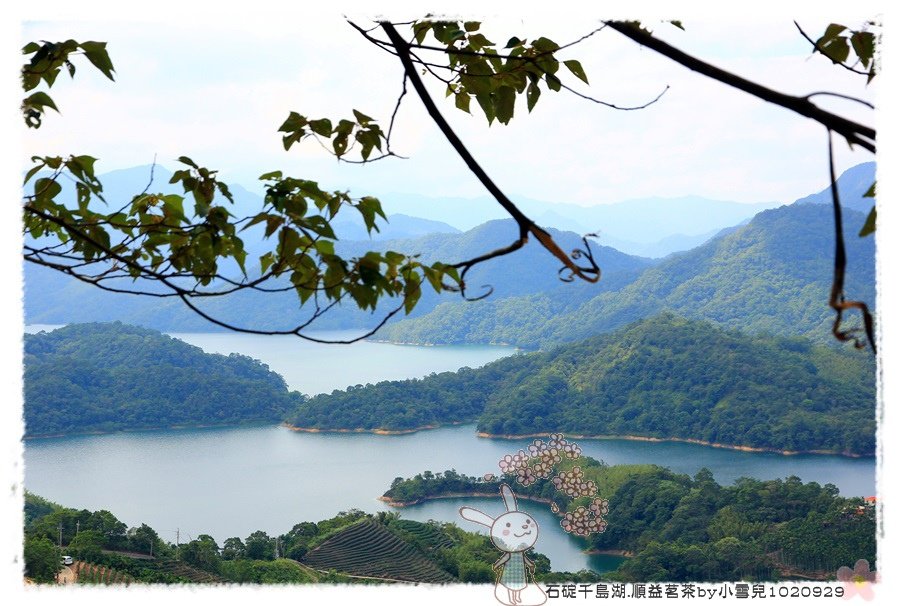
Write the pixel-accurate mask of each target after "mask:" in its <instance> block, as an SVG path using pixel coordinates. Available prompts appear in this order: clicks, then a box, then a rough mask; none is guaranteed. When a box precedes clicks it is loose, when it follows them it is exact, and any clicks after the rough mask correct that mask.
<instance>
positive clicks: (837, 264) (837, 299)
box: [828, 130, 878, 354]
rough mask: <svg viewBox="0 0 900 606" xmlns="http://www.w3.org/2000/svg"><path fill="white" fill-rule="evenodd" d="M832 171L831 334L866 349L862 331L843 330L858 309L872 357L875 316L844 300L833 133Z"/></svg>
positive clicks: (841, 228)
mask: <svg viewBox="0 0 900 606" xmlns="http://www.w3.org/2000/svg"><path fill="white" fill-rule="evenodd" d="M828 170H829V175H830V177H831V205H832V208H833V209H834V278H833V279H832V281H831V296H830V297H829V300H828V305H830V306H831V308H832V309H834V311H835V312H836V316H835V318H834V324H832V327H831V333H832V334H833V335H834V336H835V338H836V339H837V340H839V341H853V345H854V346H855V347H856V348H857V349H862V348H863V347H865V344H864V343H863V342H862V341H860V340H859V339H858V338H857V337H855V336H854V333H857V332H859V329H858V328H857V329H852V330H842V329H841V321H842V319H843V314H844V311H846V310H848V309H858V310H859V311H860V313H862V317H863V326H864V327H865V332H866V339H867V340H868V342H869V346H870V347H871V348H872V353H873V354H876V353H878V351H877V349H876V346H875V329H874V321H873V320H872V314H871V313H869V308H868V306H867V305H866V304H865V303H863V302H862V301H847V300H845V298H844V274H845V271H846V269H847V252H846V250H845V248H844V223H843V218H842V216H841V215H842V213H841V200H840V197H839V196H838V186H837V175H836V174H835V170H834V145H833V142H832V137H831V131H830V130H829V131H828Z"/></svg>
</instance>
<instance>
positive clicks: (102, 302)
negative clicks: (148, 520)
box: [25, 219, 652, 331]
mask: <svg viewBox="0 0 900 606" xmlns="http://www.w3.org/2000/svg"><path fill="white" fill-rule="evenodd" d="M550 233H551V234H553V236H554V238H555V239H556V240H557V242H558V243H559V244H560V246H562V247H563V248H564V249H568V250H572V249H574V248H581V247H583V242H582V240H581V238H580V237H579V236H578V235H576V234H572V233H565V232H558V231H556V230H552V229H551V230H550ZM515 237H516V227H515V225H514V222H513V221H512V220H511V219H507V220H501V221H492V222H489V223H486V224H484V225H481V226H479V227H478V228H475V229H473V230H470V231H468V232H465V233H444V234H436V233H431V234H427V235H425V236H420V237H418V238H410V239H402V240H370V241H340V242H338V243H337V246H336V250H337V251H338V252H339V253H341V254H345V255H349V256H352V255H361V254H363V253H365V252H366V251H369V250H378V251H386V250H397V251H401V252H404V253H408V254H421V259H422V260H423V261H425V262H429V263H430V262H433V261H438V260H443V261H446V262H455V261H461V260H464V259H468V258H472V257H475V256H477V255H480V254H483V253H484V252H485V251H489V250H494V249H496V248H499V247H501V246H505V245H507V244H508V243H509V242H511V241H513V240H514V239H515ZM596 248H597V254H600V255H602V256H603V258H604V261H605V263H606V265H605V268H604V269H605V271H606V277H607V281H606V283H605V284H604V285H603V286H601V287H600V290H599V291H598V289H597V286H596V285H591V284H583V283H572V284H567V283H563V282H560V281H559V279H558V277H557V270H558V269H559V262H558V261H557V260H556V259H555V258H554V257H553V256H551V255H550V254H549V253H547V252H546V251H545V250H543V249H542V248H541V247H539V246H538V245H536V244H532V245H530V246H526V247H525V248H523V249H522V250H520V251H517V252H516V253H515V254H513V255H509V256H506V257H501V258H498V259H494V260H491V261H488V262H486V263H484V264H481V265H479V266H477V267H475V268H473V269H472V271H471V272H469V274H468V276H467V282H468V284H469V295H470V296H476V295H478V294H481V293H483V292H484V290H483V287H484V286H488V287H491V288H493V294H492V295H491V299H492V300H502V299H504V298H507V297H512V296H523V295H530V294H535V293H540V292H545V291H554V292H556V293H557V295H556V296H557V298H559V299H565V300H566V301H569V302H576V301H585V300H587V298H589V297H591V296H593V295H594V294H596V293H597V292H602V291H603V290H605V289H608V288H614V287H618V286H621V285H622V284H624V283H627V282H628V281H630V280H633V279H634V278H636V277H637V275H638V274H639V272H640V271H641V270H643V269H644V268H646V267H648V266H650V265H651V264H652V261H651V260H649V259H643V258H640V257H633V256H630V255H626V254H624V253H620V252H618V251H616V250H614V249H611V248H607V247H596ZM455 300H459V294H457V293H442V294H441V295H440V296H438V295H437V294H435V293H434V292H433V291H432V289H431V287H430V286H427V285H426V286H425V287H424V289H423V294H422V298H421V300H420V301H419V303H418V305H417V306H416V308H415V309H414V310H413V312H412V315H411V317H416V316H419V315H422V314H425V313H428V312H429V311H431V310H432V309H434V308H435V306H436V305H438V304H439V303H441V302H443V301H455ZM392 304H393V305H396V304H397V303H396V302H393V301H391V300H386V301H384V302H382V303H381V304H380V307H379V310H387V309H389V308H390V307H391V305H392ZM198 305H200V306H201V307H202V309H203V310H204V311H205V312H207V313H210V314H211V315H213V316H214V317H216V318H219V319H223V320H226V321H231V322H238V323H240V325H241V326H253V327H256V328H262V329H286V328H290V327H292V326H293V325H295V324H298V323H300V321H302V319H303V318H304V317H306V316H307V315H308V314H309V312H308V311H306V312H304V311H301V310H299V309H298V304H297V300H296V295H295V294H294V293H293V292H285V293H259V292H248V291H245V292H241V293H235V294H234V295H230V296H228V297H225V298H211V299H208V300H206V299H205V300H203V301H202V302H200V303H198ZM383 313H385V311H378V312H376V314H375V315H373V314H370V313H369V312H363V311H360V310H359V309H357V308H355V307H353V306H344V307H337V308H334V309H332V310H331V311H329V312H328V313H327V314H326V315H325V316H323V318H322V319H321V321H318V322H316V324H315V328H319V329H341V328H347V329H349V328H367V327H372V326H374V325H375V324H376V323H377V322H378V321H379V320H380V319H381V317H382V315H383ZM25 318H26V322H27V323H30V324H65V323H68V322H92V321H110V320H120V321H123V322H129V323H133V324H138V325H141V326H148V327H152V328H156V329H159V330H167V331H173V330H174V331H209V330H215V329H216V327H215V326H214V325H212V324H210V323H209V322H207V321H206V320H204V319H203V318H201V317H200V316H198V315H197V314H195V313H193V312H192V311H191V310H189V309H187V308H186V307H185V306H184V305H183V304H182V303H181V302H180V301H178V300H177V299H159V298H155V297H139V296H132V295H122V294H114V293H108V292H104V291H101V290H100V289H98V288H95V287H92V286H90V285H87V284H82V283H80V282H78V281H76V280H74V279H72V278H69V277H67V276H64V275H62V274H59V273H58V272H55V271H53V270H50V269H46V268H43V267H39V266H35V265H33V264H30V263H28V264H26V267H25Z"/></svg>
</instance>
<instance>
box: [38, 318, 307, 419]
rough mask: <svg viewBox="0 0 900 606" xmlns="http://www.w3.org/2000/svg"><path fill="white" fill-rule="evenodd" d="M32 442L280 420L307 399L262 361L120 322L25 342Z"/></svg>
mask: <svg viewBox="0 0 900 606" xmlns="http://www.w3.org/2000/svg"><path fill="white" fill-rule="evenodd" d="M24 363H25V427H26V430H25V431H26V436H36V435H47V434H61V433H80V432H90V431H115V430H134V429H146V428H156V427H169V426H173V425H223V424H236V423H244V422H250V421H270V422H277V421H279V420H281V418H282V417H283V415H284V414H285V413H286V411H288V410H290V409H291V408H293V407H296V406H297V404H298V403H300V402H301V401H302V396H300V394H298V393H296V392H293V393H291V392H288V390H287V387H286V385H285V382H284V379H282V378H281V377H280V376H279V375H277V374H275V373H274V372H271V371H270V370H269V368H268V367H267V366H266V365H264V364H261V363H260V362H258V361H256V360H253V359H251V358H248V357H246V356H241V355H237V354H231V355H229V356H223V355H218V354H207V353H204V352H203V350H201V349H200V348H199V347H195V346H193V345H188V344H187V343H184V342H182V341H179V340H177V339H173V338H171V337H168V336H165V335H163V334H160V333H158V332H156V331H153V330H149V329H145V328H138V327H135V326H127V325H123V324H119V323H110V324H82V325H77V324H76V325H70V326H66V327H64V328H60V329H58V330H55V331H53V332H50V333H38V334H35V335H25V359H24Z"/></svg>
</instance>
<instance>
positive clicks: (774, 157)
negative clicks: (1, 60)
mask: <svg viewBox="0 0 900 606" xmlns="http://www.w3.org/2000/svg"><path fill="white" fill-rule="evenodd" d="M157 16H158V15H157ZM123 18H124V19H127V20H125V21H121V20H119V21H115V22H110V21H107V22H97V21H95V20H90V19H89V20H83V19H82V20H79V21H77V22H73V21H71V20H66V21H51V22H47V21H36V22H30V23H27V24H26V25H25V27H24V29H23V32H22V40H34V39H53V40H55V39H65V38H68V37H72V38H75V39H77V40H87V39H93V40H105V41H107V42H108V49H109V52H110V55H111V57H112V59H113V62H114V64H115V67H116V82H115V83H113V82H109V81H108V80H106V79H105V78H103V77H102V76H101V75H99V73H97V72H95V70H93V68H90V67H89V66H87V65H86V62H84V64H85V66H84V67H81V66H79V67H80V69H79V72H78V75H77V79H76V80H75V81H74V82H72V81H70V80H69V78H68V76H67V75H62V76H60V78H59V80H58V84H57V85H55V86H54V88H53V90H52V93H53V97H54V99H55V100H56V101H57V103H58V104H59V106H60V109H61V110H62V115H55V114H52V113H51V114H50V115H49V116H48V117H47V118H46V120H45V123H44V126H43V127H42V128H41V129H40V130H39V131H31V132H27V133H24V141H25V147H26V150H27V152H28V154H29V155H31V154H36V153H41V154H45V153H58V154H67V153H73V152H77V153H88V154H91V155H94V156H96V157H98V158H100V159H101V161H100V163H99V164H98V169H99V170H111V169H115V168H123V167H128V166H134V165H141V164H149V163H150V162H151V161H152V160H153V158H154V155H156V156H157V158H158V161H159V162H160V163H161V164H163V165H166V166H169V167H172V166H173V165H174V164H173V161H172V160H173V159H174V158H176V157H177V156H179V155H188V156H191V157H192V158H194V159H195V160H196V161H198V162H200V163H201V164H204V165H206V166H209V167H212V168H218V169H220V170H221V173H222V175H223V176H224V177H225V178H226V179H228V180H230V181H236V182H240V183H242V184H245V185H247V186H248V187H251V188H253V187H254V186H255V184H256V182H257V178H258V176H259V175H260V174H262V173H264V172H267V171H270V170H273V169H282V170H284V171H285V172H286V173H290V174H292V175H295V176H301V177H304V178H310V179H313V180H318V181H320V182H322V183H323V184H325V185H327V186H329V187H334V188H338V187H340V188H351V190H352V192H353V193H354V194H360V195H362V194H365V193H375V194H379V193H380V194H385V193H388V192H411V193H422V194H429V195H461V196H467V197H468V196H478V195H483V194H484V191H483V189H482V188H481V186H480V184H479V183H478V182H477V181H476V180H475V179H474V178H473V177H472V176H471V175H470V174H469V172H468V171H467V169H466V168H465V166H464V165H463V164H462V162H461V161H460V160H459V159H458V157H457V156H456V155H455V152H454V151H453V150H452V149H451V148H450V147H449V145H448V144H447V143H446V141H445V140H444V138H443V137H442V135H441V134H440V132H439V131H438V130H437V128H436V127H435V126H434V124H433V123H432V122H431V121H430V119H429V117H428V116H427V115H426V114H425V112H424V110H423V109H422V106H421V103H420V102H419V100H418V99H417V98H416V97H415V94H414V93H412V91H410V94H408V95H407V97H406V99H405V100H404V104H403V106H402V108H401V110H400V114H399V116H398V122H397V126H396V127H395V138H394V145H393V147H394V149H395V150H396V151H397V152H398V153H400V154H403V155H405V156H409V158H410V159H408V160H398V159H389V160H383V161H380V162H377V163H374V164H371V165H367V166H352V165H347V164H338V163H336V161H335V160H334V159H333V158H332V157H330V156H328V155H327V154H326V153H325V152H324V150H322V149H321V148H320V147H319V146H318V145H317V144H316V143H315V142H314V141H311V140H310V141H305V142H303V143H302V144H300V145H299V146H295V147H294V148H293V149H292V150H291V151H290V152H285V151H284V150H283V148H282V144H281V139H280V136H279V134H278V133H277V132H276V130H277V128H278V126H279V125H280V124H281V122H282V121H283V120H284V119H285V118H286V117H287V115H288V113H289V112H290V111H291V110H295V111H298V112H299V113H301V114H304V115H307V116H311V117H331V118H333V119H337V118H341V117H344V116H349V115H350V112H351V109H354V108H355V109H359V110H360V111H363V112H364V113H366V114H368V115H370V116H373V117H376V118H379V119H380V120H381V121H382V122H383V123H385V124H386V122H387V120H388V118H389V117H390V113H391V110H392V109H393V104H394V102H395V100H396V97H397V95H398V93H399V91H400V81H401V75H402V71H401V67H400V65H399V62H398V61H397V59H396V58H395V57H393V56H391V55H388V54H387V53H385V52H383V51H380V50H378V49H377V48H375V47H374V46H372V45H371V44H370V43H369V42H367V41H366V40H364V39H363V38H362V37H361V36H360V35H359V34H357V33H356V32H355V31H353V30H352V29H351V28H350V27H349V26H348V25H347V24H346V23H345V22H344V20H343V19H342V17H341V15H340V14H338V13H334V14H326V13H321V14H318V15H314V16H312V17H309V18H297V19H277V18H274V19H270V18H268V16H266V17H265V18H263V17H259V18H258V19H254V20H252V21H250V22H247V21H245V20H235V19H233V18H227V17H212V18H210V19H209V20H200V19H197V18H193V17H186V18H184V19H167V20H166V21H165V22H154V23H152V25H148V23H147V22H146V21H143V22H142V21H141V19H144V18H145V16H144V15H142V14H131V15H125V16H123ZM792 18H797V19H798V20H799V21H800V23H801V24H802V25H803V26H804V28H806V29H808V31H809V32H811V33H813V34H816V35H817V34H818V33H821V31H822V30H823V29H824V26H825V25H826V24H827V22H826V21H823V20H822V19H821V18H818V17H811V16H806V17H804V16H803V14H795V15H790V16H788V15H785V16H782V17H780V18H775V17H765V18H761V17H752V18H749V20H748V18H743V17H742V18H741V19H738V18H725V17H718V18H705V19H698V18H693V19H692V18H689V17H688V18H686V19H685V20H684V24H685V28H686V31H684V32H682V31H680V30H678V29H676V28H674V27H673V26H671V25H665V24H662V23H659V21H656V22H655V24H654V27H655V28H656V31H657V34H658V35H660V36H662V37H664V38H665V39H667V40H669V41H670V42H672V43H673V44H675V45H677V46H679V47H681V48H683V49H684V50H686V51H688V52H690V53H694V54H696V55H697V56H699V57H702V58H704V59H706V60H708V61H710V62H712V63H714V64H716V65H719V66H721V67H724V68H726V69H730V70H733V71H735V72H737V73H739V74H742V75H744V76H745V77H748V78H750V79H752V80H756V81H759V82H760V83H763V84H765V85H768V86H771V87H773V88H775V89H778V90H782V91H785V92H788V93H793V94H800V93H803V94H805V93H809V92H813V91H820V90H830V91H836V92H841V93H845V94H851V95H854V96H858V97H863V98H866V99H869V100H874V99H875V97H876V96H877V94H878V80H876V81H875V82H874V83H873V84H872V85H870V86H868V87H866V86H865V82H864V79H863V78H862V77H860V76H856V75H855V74H851V73H850V72H847V71H845V70H842V69H840V68H836V67H834V66H832V65H831V64H830V62H829V61H828V60H826V59H824V58H822V57H821V56H818V57H811V56H810V53H809V45H808V43H806V42H805V41H804V40H803V39H802V38H801V37H800V35H799V34H798V32H797V30H796V29H795V27H794V25H793V23H792V21H791V19H792ZM360 22H361V23H363V24H371V21H367V20H366V19H365V18H362V19H360ZM647 22H648V23H651V24H653V23H654V21H653V20H649V21H647ZM485 23H486V24H489V25H486V26H485V28H486V32H487V34H488V37H489V38H491V39H492V40H494V41H505V40H506V39H507V38H508V37H510V36H512V35H517V36H519V37H522V38H525V37H532V36H533V35H535V34H544V35H547V36H548V37H550V38H552V39H554V40H555V41H557V42H559V43H564V42H568V41H571V40H574V39H576V38H578V37H579V36H581V35H583V34H584V33H587V32H589V31H591V30H592V29H594V28H595V27H597V26H598V25H599V22H598V19H597V18H596V17H593V18H588V17H585V16H581V17H577V18H574V19H570V20H562V19H560V18H559V17H555V18H549V19H548V18H541V19H538V18H534V17H532V18H528V17H527V16H525V17H523V18H521V19H509V18H508V17H507V18H506V19H500V18H490V17H486V18H485ZM562 58H578V59H580V60H581V61H582V63H583V65H584V67H585V70H586V71H587V73H588V76H589V78H590V81H591V86H590V87H589V88H588V87H586V86H583V85H581V83H580V82H578V81H577V80H576V79H575V78H574V77H570V78H569V81H568V83H569V84H571V85H572V86H574V87H575V88H577V89H578V90H580V91H583V92H585V93H587V94H590V95H593V96H595V97H599V98H601V99H603V100H607V101H610V102H613V103H616V104H620V105H634V104H641V103H643V102H646V101H647V100H649V99H652V98H653V97H655V96H656V95H657V94H658V93H659V92H660V91H661V90H662V89H663V88H664V87H665V86H666V85H668V86H669V87H670V89H669V91H668V92H667V93H666V94H665V95H664V96H663V97H662V99H661V100H660V101H659V102H658V103H657V104H656V105H653V106H651V107H650V108H647V109H645V110H641V111H634V112H622V111H615V110H611V109H608V108H605V107H602V106H598V105H595V104H593V103H591V102H589V101H585V100H583V99H579V98H577V97H575V96H574V95H572V94H570V93H567V92H565V91H563V92H560V93H552V92H549V91H545V92H544V94H543V95H542V97H541V100H540V102H539V103H538V105H537V107H536V108H535V111H534V112H533V113H532V114H530V115H529V114H528V113H527V112H526V110H525V107H524V99H523V100H521V101H520V102H519V103H518V104H517V108H516V109H517V112H516V118H515V119H514V120H513V121H512V123H511V125H510V126H507V127H504V126H502V125H499V124H494V126H491V127H488V124H487V121H486V120H485V119H484V117H483V116H482V115H480V109H476V108H477V105H476V104H475V103H474V102H473V103H472V107H473V114H474V115H472V116H469V115H466V114H463V113H461V112H459V111H458V110H456V109H455V108H454V107H453V104H452V99H444V94H443V85H441V84H440V83H437V82H434V81H432V84H433V86H432V87H431V89H432V91H433V93H434V96H435V97H436V100H437V101H438V103H439V107H440V108H441V110H442V111H443V113H444V115H445V116H447V118H448V119H449V120H450V122H451V124H452V125H453V126H454V128H455V129H456V130H457V132H458V133H459V134H460V136H461V137H462V139H463V140H464V141H465V142H466V144H467V145H468V146H469V148H470V150H471V151H472V152H473V153H474V154H475V156H476V158H477V159H478V160H479V161H480V162H481V163H482V164H483V165H484V166H485V168H486V169H487V170H488V173H489V174H490V175H491V176H492V177H493V178H494V179H495V181H496V182H497V183H498V184H499V185H500V187H501V188H503V189H504V190H505V191H507V192H508V193H509V194H512V195H526V196H529V197H533V198H538V199H543V200H547V201H556V202H574V203H578V204H583V205H593V204H603V203H609V202H616V201H620V200H624V199H628V198H635V197H645V196H681V195H687V194H696V195H702V196H706V197H710V198H716V199H727V200H736V201H741V202H759V201H773V200H774V201H779V202H791V201H793V200H794V199H796V198H798V197H801V196H804V195H807V194H809V193H811V192H813V191H818V190H820V189H822V188H823V187H824V186H825V185H826V181H827V171H826V146H825V132H824V129H823V128H822V127H821V126H819V125H817V124H814V123H812V122H811V121H808V120H805V119H803V118H801V117H799V116H797V115H796V114H793V113H792V112H789V111H786V110H784V109H781V108H778V107H774V106H771V105H768V104H766V103H764V102H762V101H759V100H756V99H753V98H750V97H748V96H747V95H745V94H744V93H741V92H737V91H735V90H732V89H729V88H728V87H726V86H723V85H722V84H719V83H717V82H713V81H711V80H708V79H706V78H704V77H702V76H699V75H696V74H694V73H692V72H690V71H688V70H687V69H685V68H683V67H681V66H679V65H677V64H675V63H673V62H671V61H670V60H668V59H665V58H663V57H661V56H659V55H657V54H656V53H654V52H652V51H650V50H647V49H641V48H640V47H639V46H637V45H636V44H635V43H633V42H631V41H630V40H628V39H625V38H624V37H622V36H621V35H620V34H617V33H616V32H614V31H611V30H607V31H603V32H601V33H599V34H597V35H595V36H593V37H592V38H591V39H589V40H587V41H585V42H583V43H582V44H579V45H577V46H575V47H573V48H572V49H570V50H568V51H566V52H565V54H564V55H563V57H562ZM821 100H822V104H823V105H826V104H827V105H828V106H830V107H833V108H835V109H837V110H840V111H841V112H842V113H843V114H844V115H847V116H848V117H851V118H854V119H859V120H863V121H865V122H868V123H872V122H873V117H872V115H871V111H870V110H867V109H866V108H864V107H862V106H858V105H856V104H853V103H850V102H847V101H834V100H830V99H826V98H821ZM22 130H23V131H25V130H26V129H25V128H24V127H22ZM838 152H839V168H840V169H844V168H847V167H849V166H852V165H853V164H856V163H859V162H863V161H868V160H870V159H871V156H870V155H869V154H868V153H866V152H864V151H860V152H857V153H852V152H850V151H849V150H848V149H847V146H846V145H839V146H838Z"/></svg>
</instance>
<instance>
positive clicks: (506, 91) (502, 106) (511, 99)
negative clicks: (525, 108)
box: [495, 86, 516, 124]
mask: <svg viewBox="0 0 900 606" xmlns="http://www.w3.org/2000/svg"><path fill="white" fill-rule="evenodd" d="M495 105H496V109H497V120H499V121H500V123H501V124H509V121H510V120H511V119H512V117H513V113H514V112H515V107H516V89H514V88H512V87H509V86H501V87H500V88H498V89H497V97H496V103H495Z"/></svg>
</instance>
